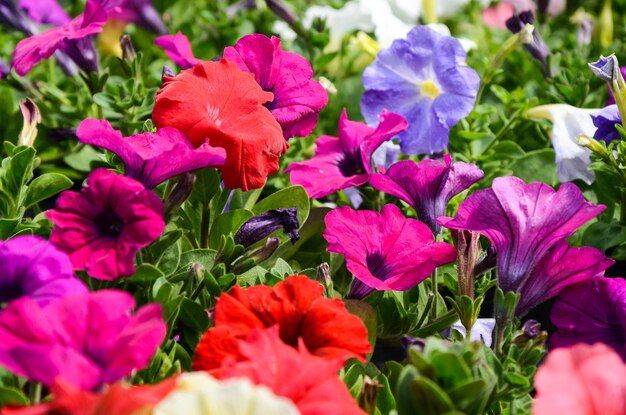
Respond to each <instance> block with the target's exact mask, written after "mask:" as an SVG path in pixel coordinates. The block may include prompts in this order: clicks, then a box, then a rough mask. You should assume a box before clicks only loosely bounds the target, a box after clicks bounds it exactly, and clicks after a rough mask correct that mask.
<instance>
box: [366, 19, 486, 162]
mask: <svg viewBox="0 0 626 415" xmlns="http://www.w3.org/2000/svg"><path fill="white" fill-rule="evenodd" d="M479 83H480V79H479V77H478V74H477V73H476V71H474V70H473V69H472V68H470V67H469V66H467V65H466V64H465V50H463V47H462V46H461V44H460V43H459V41H458V40H457V39H455V38H453V37H450V36H444V35H441V34H439V33H437V32H436V31H435V30H433V29H432V28H429V27H426V26H418V27H415V28H414V29H413V30H411V31H410V32H409V34H408V36H407V39H406V40H404V39H398V40H395V41H394V42H393V43H392V45H391V47H390V48H389V49H383V50H381V51H380V52H379V53H378V55H377V56H376V60H375V61H374V63H372V64H371V65H370V66H368V67H367V68H366V69H365V71H364V72H363V86H364V87H365V93H364V94H363V97H362V98H361V112H362V113H363V116H364V117H365V120H366V121H367V123H368V124H374V123H376V121H377V118H378V114H379V113H380V112H381V111H382V110H383V109H385V108H386V109H388V110H389V111H393V112H397V113H398V114H400V115H402V116H404V117H405V118H406V119H407V121H408V123H409V127H408V129H407V130H406V131H404V132H402V133H400V134H399V135H398V138H399V139H400V145H401V147H402V152H403V153H406V154H433V153H437V152H441V151H443V150H444V149H445V148H446V147H447V145H448V139H449V134H450V129H451V128H452V127H453V126H454V125H456V124H457V123H458V122H459V121H460V120H461V119H463V118H464V117H466V116H467V115H468V114H469V113H470V112H471V111H472V108H473V107H474V102H475V100H476V94H477V92H478V85H479Z"/></svg>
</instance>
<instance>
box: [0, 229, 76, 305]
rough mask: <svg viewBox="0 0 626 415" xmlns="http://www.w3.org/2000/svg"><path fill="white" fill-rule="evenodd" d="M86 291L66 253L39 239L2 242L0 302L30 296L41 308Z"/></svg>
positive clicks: (17, 239)
mask: <svg viewBox="0 0 626 415" xmlns="http://www.w3.org/2000/svg"><path fill="white" fill-rule="evenodd" d="M84 292H87V288H86V287H85V284H83V282H82V281H81V280H79V279H78V278H76V277H75V276H74V269H73V268H72V263H71V262H70V259H69V258H68V256H67V254H66V253H65V252H62V251H60V250H59V249H58V248H56V247H55V246H54V245H52V244H51V243H49V242H48V241H47V240H45V239H43V238H40V237H38V236H18V237H15V238H13V239H9V240H8V241H0V303H7V302H11V301H14V300H17V299H18V298H22V297H28V298H32V299H33V300H34V301H36V302H37V303H39V304H41V305H45V304H47V303H48V302H50V301H51V300H54V299H56V298H61V297H66V296H69V295H73V294H81V293H84Z"/></svg>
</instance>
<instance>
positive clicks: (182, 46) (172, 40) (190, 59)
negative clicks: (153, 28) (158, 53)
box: [154, 32, 203, 69]
mask: <svg viewBox="0 0 626 415" xmlns="http://www.w3.org/2000/svg"><path fill="white" fill-rule="evenodd" d="M154 44H155V45H157V46H158V47H160V48H163V50H164V51H165V54H166V55H167V57H168V58H170V59H171V60H172V62H174V63H175V64H176V65H178V66H180V67H181V68H183V69H188V68H191V67H193V66H195V65H197V64H199V63H202V62H203V61H202V59H198V58H196V57H195V56H194V55H193V50H192V49H191V43H189V39H187V36H185V35H183V34H182V33H181V32H178V33H176V34H175V35H163V36H160V37H158V38H156V40H155V41H154Z"/></svg>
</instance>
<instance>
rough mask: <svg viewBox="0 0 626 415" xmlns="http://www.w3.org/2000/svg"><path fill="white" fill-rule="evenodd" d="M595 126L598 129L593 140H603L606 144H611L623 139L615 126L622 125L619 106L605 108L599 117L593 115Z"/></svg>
mask: <svg viewBox="0 0 626 415" xmlns="http://www.w3.org/2000/svg"><path fill="white" fill-rule="evenodd" d="M591 119H592V120H593V125H594V126H595V127H596V128H597V130H596V132H595V133H594V134H593V138H595V139H596V140H602V141H604V142H605V143H607V144H608V143H610V142H611V141H614V140H619V139H621V138H622V136H621V135H620V133H619V131H618V130H617V128H615V124H621V123H622V116H621V115H620V113H619V109H618V108H617V105H615V104H613V105H609V106H608V107H604V108H603V109H602V111H601V112H600V113H599V114H598V115H595V116H594V115H592V116H591Z"/></svg>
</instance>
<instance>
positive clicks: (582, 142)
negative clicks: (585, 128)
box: [577, 134, 607, 157]
mask: <svg viewBox="0 0 626 415" xmlns="http://www.w3.org/2000/svg"><path fill="white" fill-rule="evenodd" d="M577 139H578V145H579V146H581V147H586V148H588V149H589V150H591V151H593V152H594V153H596V154H597V155H599V156H600V157H604V156H606V155H607V149H606V147H605V146H603V145H602V144H601V143H600V142H599V141H598V140H595V139H593V138H591V137H587V136H586V135H584V134H580V135H579V136H578V137H577Z"/></svg>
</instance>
